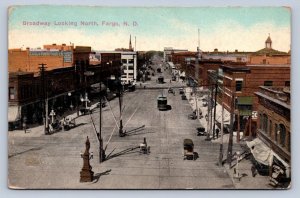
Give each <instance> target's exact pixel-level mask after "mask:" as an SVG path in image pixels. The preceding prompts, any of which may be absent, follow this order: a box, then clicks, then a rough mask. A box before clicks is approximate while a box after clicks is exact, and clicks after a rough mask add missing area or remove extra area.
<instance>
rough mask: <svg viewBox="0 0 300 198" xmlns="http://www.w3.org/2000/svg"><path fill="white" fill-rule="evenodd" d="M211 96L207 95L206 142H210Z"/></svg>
mask: <svg viewBox="0 0 300 198" xmlns="http://www.w3.org/2000/svg"><path fill="white" fill-rule="evenodd" d="M208 90H209V89H208ZM209 95H210V93H209V92H208V94H207V133H206V134H207V135H206V138H205V140H206V141H209V140H210V102H211V100H210V97H209ZM205 117H206V116H205Z"/></svg>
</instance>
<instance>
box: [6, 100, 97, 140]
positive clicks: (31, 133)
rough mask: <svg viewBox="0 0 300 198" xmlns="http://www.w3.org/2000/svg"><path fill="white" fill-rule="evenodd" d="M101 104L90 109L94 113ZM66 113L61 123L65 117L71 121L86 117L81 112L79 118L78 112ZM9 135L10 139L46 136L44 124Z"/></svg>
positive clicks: (15, 131) (11, 132)
mask: <svg viewBox="0 0 300 198" xmlns="http://www.w3.org/2000/svg"><path fill="white" fill-rule="evenodd" d="M98 104H99V102H96V103H95V104H92V105H91V106H90V107H89V109H90V110H91V111H92V110H94V109H95V108H97V106H98ZM67 114H68V112H66V113H65V114H64V115H63V116H62V118H61V119H60V120H59V121H63V117H65V118H69V119H70V120H76V119H77V118H79V117H81V116H84V114H81V113H80V112H79V116H77V111H73V112H72V113H70V112H69V114H68V115H67ZM8 135H9V136H10V137H41V136H44V135H45V132H44V124H42V125H38V126H34V127H30V128H27V129H26V133H25V131H24V130H14V131H9V132H8Z"/></svg>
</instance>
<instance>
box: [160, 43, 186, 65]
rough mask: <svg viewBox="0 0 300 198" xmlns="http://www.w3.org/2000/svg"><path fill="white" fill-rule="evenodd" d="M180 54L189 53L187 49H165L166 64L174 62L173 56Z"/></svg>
mask: <svg viewBox="0 0 300 198" xmlns="http://www.w3.org/2000/svg"><path fill="white" fill-rule="evenodd" d="M179 52H188V50H187V49H174V48H173V47H165V48H164V62H173V59H172V58H173V57H172V55H173V54H174V53H179Z"/></svg>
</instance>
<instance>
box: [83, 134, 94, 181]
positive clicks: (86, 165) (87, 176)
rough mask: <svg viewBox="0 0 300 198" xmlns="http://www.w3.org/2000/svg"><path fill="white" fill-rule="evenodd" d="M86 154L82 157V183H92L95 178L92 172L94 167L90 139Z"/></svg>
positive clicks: (87, 141)
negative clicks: (91, 160)
mask: <svg viewBox="0 0 300 198" xmlns="http://www.w3.org/2000/svg"><path fill="white" fill-rule="evenodd" d="M85 147H86V148H85V152H84V154H83V155H82V156H81V157H82V158H83V167H82V169H81V171H80V182H92V181H93V177H94V172H93V171H92V167H91V165H90V152H89V150H90V141H89V137H87V140H86V142H85Z"/></svg>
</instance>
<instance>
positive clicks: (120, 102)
mask: <svg viewBox="0 0 300 198" xmlns="http://www.w3.org/2000/svg"><path fill="white" fill-rule="evenodd" d="M121 86H122V84H121V82H120V85H119V106H120V125H119V126H120V128H119V136H120V137H124V136H125V135H126V134H125V133H124V132H123V121H122V91H121Z"/></svg>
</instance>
